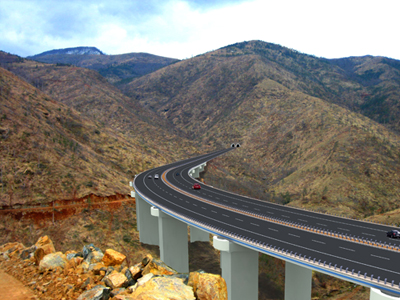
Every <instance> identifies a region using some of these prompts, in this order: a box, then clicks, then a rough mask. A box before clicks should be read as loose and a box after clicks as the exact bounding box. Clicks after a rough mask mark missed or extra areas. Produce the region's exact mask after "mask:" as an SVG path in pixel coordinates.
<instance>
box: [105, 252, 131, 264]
mask: <svg viewBox="0 0 400 300" xmlns="http://www.w3.org/2000/svg"><path fill="white" fill-rule="evenodd" d="M125 259H126V256H125V255H123V254H122V253H119V252H118V251H115V250H113V249H107V250H106V252H105V253H104V256H103V258H102V262H103V263H104V265H105V266H116V265H121V264H122V263H123V262H124V260H125Z"/></svg>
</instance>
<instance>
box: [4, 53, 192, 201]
mask: <svg viewBox="0 0 400 300" xmlns="http://www.w3.org/2000/svg"><path fill="white" fill-rule="evenodd" d="M0 58H2V64H3V65H4V66H6V67H7V68H8V69H9V70H11V71H13V72H14V73H15V74H18V76H20V78H19V77H16V76H15V75H14V74H12V73H10V72H8V71H7V70H5V69H1V80H0V91H1V95H0V97H1V98H0V99H1V101H0V116H1V122H0V128H1V131H0V132H1V137H2V147H1V148H0V152H1V155H2V157H3V158H4V160H2V165H1V168H2V169H1V174H2V179H1V182H2V188H1V194H0V195H1V197H0V198H1V203H2V204H3V205H5V204H10V203H11V204H15V203H21V204H24V203H30V202H48V201H51V200H54V199H74V198H77V197H83V196H85V195H88V194H91V193H94V194H97V195H104V196H110V195H115V194H116V193H120V194H126V193H129V191H130V189H129V186H128V181H129V180H130V179H131V178H133V176H134V174H137V173H139V172H142V171H144V170H146V169H148V168H151V167H155V166H157V165H160V164H165V163H168V162H173V161H176V160H179V159H181V158H185V157H187V155H194V154H195V153H198V151H199V150H198V149H196V147H194V143H193V142H190V141H188V140H186V139H185V138H183V137H180V136H179V135H176V133H175V132H174V130H172V129H168V126H167V125H168V124H167V123H166V122H165V121H164V120H162V119H161V118H159V117H158V116H157V115H156V114H154V113H153V112H151V111H147V110H146V109H143V108H142V107H140V106H139V105H137V104H135V102H132V101H129V99H128V98H127V97H126V96H124V95H123V94H122V93H121V92H120V91H119V90H117V89H116V88H115V87H114V86H112V85H111V84H109V83H108V82H107V81H106V80H105V79H104V78H103V77H102V76H101V75H99V74H98V73H97V72H95V71H92V70H87V69H83V68H77V67H69V66H56V65H48V64H40V63H37V62H34V61H30V60H27V59H21V58H19V59H16V58H15V57H13V56H8V55H6V54H5V53H2V55H0ZM6 61H9V62H8V63H6ZM21 78H24V79H25V81H23V80H22V79H21ZM30 83H32V84H33V85H35V86H36V88H35V87H34V86H33V85H31V84H30Z"/></svg>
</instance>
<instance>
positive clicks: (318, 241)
mask: <svg viewBox="0 0 400 300" xmlns="http://www.w3.org/2000/svg"><path fill="white" fill-rule="evenodd" d="M312 241H313V242H315V243H320V244H324V245H325V244H326V243H325V242H321V241H316V240H312Z"/></svg>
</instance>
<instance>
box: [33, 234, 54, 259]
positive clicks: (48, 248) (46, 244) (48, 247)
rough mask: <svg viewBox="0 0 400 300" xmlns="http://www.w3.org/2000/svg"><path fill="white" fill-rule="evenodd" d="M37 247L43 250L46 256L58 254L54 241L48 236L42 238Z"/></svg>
mask: <svg viewBox="0 0 400 300" xmlns="http://www.w3.org/2000/svg"><path fill="white" fill-rule="evenodd" d="M35 246H36V248H42V249H43V251H44V254H45V255H46V254H50V253H54V252H56V249H55V248H54V245H53V242H52V240H51V239H50V238H49V237H48V236H47V235H45V236H43V237H40V238H39V240H38V241H37V242H36V244H35Z"/></svg>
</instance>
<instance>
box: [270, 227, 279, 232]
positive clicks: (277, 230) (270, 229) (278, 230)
mask: <svg viewBox="0 0 400 300" xmlns="http://www.w3.org/2000/svg"><path fill="white" fill-rule="evenodd" d="M268 229H269V230H272V231H276V232H279V230H276V229H273V228H269V227H268Z"/></svg>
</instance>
